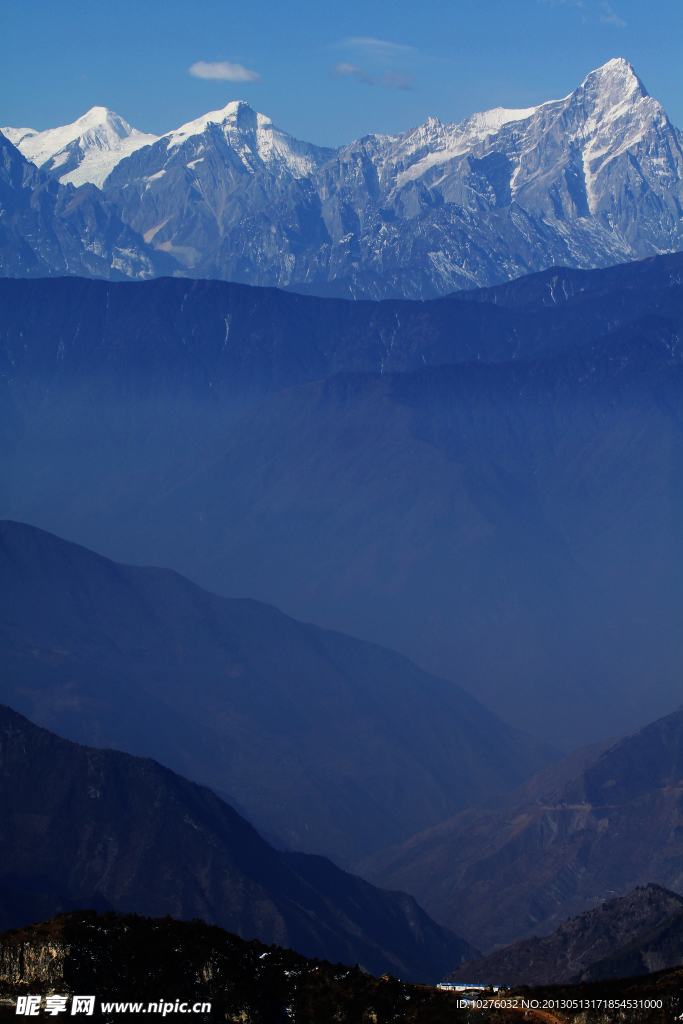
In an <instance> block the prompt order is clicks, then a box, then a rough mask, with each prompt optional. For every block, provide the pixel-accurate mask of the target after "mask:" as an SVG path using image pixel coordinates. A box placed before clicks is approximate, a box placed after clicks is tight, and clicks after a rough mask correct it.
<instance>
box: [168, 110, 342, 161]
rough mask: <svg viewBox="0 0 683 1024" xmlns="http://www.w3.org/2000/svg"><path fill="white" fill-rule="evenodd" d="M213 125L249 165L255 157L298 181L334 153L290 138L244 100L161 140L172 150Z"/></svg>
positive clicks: (207, 115)
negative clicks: (282, 169) (288, 173)
mask: <svg viewBox="0 0 683 1024" xmlns="http://www.w3.org/2000/svg"><path fill="white" fill-rule="evenodd" d="M211 125H217V126H218V127H219V128H220V129H221V131H222V133H223V135H224V136H225V139H226V141H227V142H228V144H229V146H230V147H231V149H232V150H233V151H234V152H235V153H236V154H237V155H238V156H239V157H240V158H241V159H242V161H243V162H244V163H245V164H246V165H247V166H249V167H251V166H252V161H253V159H254V158H256V159H258V160H261V161H262V162H263V163H264V164H265V165H266V166H271V167H273V169H275V168H276V167H278V166H279V167H281V168H283V167H284V168H286V169H287V170H289V171H290V173H291V174H293V175H294V177H297V178H303V177H305V176H306V175H308V174H312V173H313V172H314V171H315V170H316V169H317V168H318V167H319V166H320V163H321V161H322V160H323V159H324V158H325V157H326V156H329V154H330V152H331V151H330V150H326V149H322V148H321V147H319V146H314V145H311V144H310V143H308V142H300V141H299V140H298V139H295V138H294V137H293V136H292V135H288V134H287V132H284V131H282V130H281V129H280V128H277V127H276V126H275V125H274V124H273V122H272V121H271V119H270V118H269V117H266V115H265V114H259V113H258V111H256V110H254V109H253V108H252V107H250V106H249V104H248V103H246V102H245V101H244V100H234V101H233V102H231V103H228V104H227V106H225V107H223V108H222V109H221V110H212V111H210V112H209V113H208V114H203V115H202V116H201V117H198V118H195V120H194V121H188V122H187V124H184V125H181V127H180V128H176V129H175V131H172V132H168V133H167V134H166V135H164V136H162V138H163V139H164V140H168V142H167V149H168V150H169V151H171V150H173V149H174V148H175V147H177V146H181V145H183V144H185V143H187V142H189V141H190V140H192V139H194V138H195V137H197V136H202V135H203V134H204V133H205V132H206V131H207V130H208V129H209V127H210V126H211Z"/></svg>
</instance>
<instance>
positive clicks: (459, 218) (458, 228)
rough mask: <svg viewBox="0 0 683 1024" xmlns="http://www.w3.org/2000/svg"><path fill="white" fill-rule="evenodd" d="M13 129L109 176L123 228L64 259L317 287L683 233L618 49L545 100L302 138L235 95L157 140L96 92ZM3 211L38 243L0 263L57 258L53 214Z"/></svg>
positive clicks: (410, 288)
mask: <svg viewBox="0 0 683 1024" xmlns="http://www.w3.org/2000/svg"><path fill="white" fill-rule="evenodd" d="M5 132H6V135H7V138H8V142H7V145H8V146H11V142H10V141H9V140H12V141H15V142H16V144H17V146H18V147H19V148H20V149H21V151H22V153H23V154H24V155H25V156H26V157H28V159H30V160H35V161H36V163H38V164H39V165H40V167H41V169H42V174H43V175H44V176H46V177H52V178H53V179H54V180H55V182H56V181H60V182H62V183H63V184H64V185H69V186H71V185H72V183H77V184H79V185H82V183H83V182H89V183H90V186H89V187H90V188H91V189H95V185H98V186H101V188H102V192H101V193H99V192H98V193H97V195H98V197H99V199H98V200H97V201H98V202H104V203H106V204H109V205H110V206H111V208H112V209H113V210H114V211H115V213H116V216H117V217H118V218H120V220H121V221H122V222H123V223H124V224H125V225H127V227H128V229H129V231H130V235H129V239H128V243H127V245H125V246H124V245H121V244H117V246H116V247H115V248H113V247H112V242H111V239H110V235H111V230H100V229H99V228H97V229H95V230H94V232H92V234H91V235H90V236H89V237H88V238H87V244H85V246H84V248H85V249H87V252H88V253H90V252H93V253H98V254H99V258H98V259H97V260H95V259H93V261H92V263H91V265H90V267H88V260H87V258H86V255H85V254H81V257H80V264H79V263H78V261H76V260H75V259H74V258H71V260H70V262H69V263H68V267H67V269H66V272H68V273H88V274H89V275H92V276H104V277H108V276H115V277H116V276H118V275H120V274H121V273H123V274H125V275H127V276H129V277H132V278H140V277H142V278H145V277H147V276H149V274H150V273H159V272H162V273H163V272H169V271H168V270H164V269H162V270H161V271H160V270H159V269H158V268H159V266H161V267H162V268H163V267H169V266H170V267H172V268H173V270H172V271H171V272H173V273H175V274H181V275H186V276H190V277H197V278H207V277H210V278H221V279H223V280H231V281H241V282H244V283H248V284H255V285H268V286H278V287H288V288H294V289H295V290H297V289H298V290H302V289H303V290H307V291H312V292H315V293H318V294H328V295H340V296H346V297H355V298H390V297H402V298H421V299H424V298H431V297H434V296H436V295H443V294H445V293H447V292H450V291H453V290H454V289H460V288H472V287H477V286H481V285H491V284H496V283H498V282H501V281H504V280H508V279H510V278H515V277H519V276H520V275H522V274H525V273H529V272H534V271H539V270H542V269H545V268H547V267H551V266H554V265H558V264H566V265H569V266H575V267H596V266H608V265H610V264H614V263H621V262H624V261H626V260H629V259H635V258H638V257H642V256H647V255H653V254H657V253H661V252H666V251H676V250H678V248H679V247H680V243H681V229H680V210H681V203H682V202H683V191H682V186H681V180H682V177H683V174H682V172H683V154H682V149H681V134H680V132H679V131H678V129H676V128H675V127H674V126H673V125H672V124H671V123H670V121H669V120H668V118H667V116H666V113H665V112H664V110H663V108H662V106H661V105H660V104H659V103H658V102H657V101H656V100H654V99H653V98H652V97H650V96H649V95H648V93H647V90H646V89H645V86H644V85H643V83H642V82H641V81H640V79H639V78H638V77H637V75H636V73H635V72H634V70H633V68H632V67H631V66H630V65H629V64H628V63H627V62H626V61H625V60H623V59H614V60H610V61H608V62H607V64H605V65H604V66H603V67H601V68H598V69H596V70H595V71H593V72H591V73H590V74H589V75H588V76H587V77H586V79H585V80H584V82H583V83H582V84H581V85H580V86H579V87H578V88H577V89H575V90H574V91H573V92H572V93H571V94H570V95H569V96H567V97H564V98H563V99H560V100H551V101H549V102H547V103H543V104H541V105H540V106H538V107H532V108H528V109H524V110H507V109H504V108H500V107H498V108H496V109H495V110H490V111H485V112H483V113H477V114H474V115H473V116H472V117H471V118H469V119H468V120H466V121H464V122H462V123H461V124H457V125H456V124H448V125H442V124H441V123H440V122H439V121H438V120H437V119H435V118H430V119H429V120H428V121H427V122H426V123H425V124H423V125H420V126H418V127H416V128H413V129H410V130H409V131H406V132H404V133H402V134H401V135H397V136H387V135H368V136H365V137H364V138H362V139H358V140H356V141H354V142H351V143H350V144H349V145H347V146H343V147H340V148H339V149H326V148H322V147H319V146H315V145H313V144H310V143H306V142H301V141H299V140H297V139H294V138H293V137H292V136H290V135H288V134H287V133H286V132H284V131H282V130H281V129H279V128H277V127H276V126H275V125H274V124H273V123H272V121H271V120H270V119H269V118H268V117H267V116H265V115H264V114H261V113H258V112H257V111H255V110H253V109H252V108H251V107H250V106H249V105H248V104H247V103H244V102H240V101H235V102H231V103H228V104H227V106H226V107H224V108H223V109H222V110H215V111H211V112H209V113H207V114H205V115H203V116H202V117H198V118H196V119H195V120H194V121H191V122H189V123H187V124H184V125H182V126H181V127H180V128H178V129H176V130H175V131H171V132H168V133H167V134H166V135H164V136H162V137H161V138H159V139H155V138H154V137H153V136H152V137H150V136H147V137H145V136H143V135H142V134H141V133H139V132H136V131H135V130H134V129H131V127H130V126H129V125H127V124H126V123H125V122H124V121H123V120H122V119H121V118H120V117H118V115H116V114H115V113H113V112H112V111H109V110H107V109H106V108H104V107H95V108H93V109H92V110H91V111H88V112H87V113H86V114H85V115H84V116H83V117H82V118H79V119H78V121H76V122H74V124H72V125H65V126H62V127H60V128H55V129H51V130H49V131H46V132H40V133H38V132H34V131H32V130H30V129H17V128H6V129H5ZM144 142H148V143H149V144H147V145H144V144H143V143H144ZM14 152H15V153H16V155H17V156H20V155H21V154H20V153H19V150H15V151H14ZM93 195H94V193H93ZM94 201H95V200H93V202H94ZM13 230H15V231H16V232H17V235H18V236H19V235H20V237H21V238H22V239H23V244H24V247H25V249H26V250H27V253H33V259H32V260H31V257H29V256H28V255H25V256H24V258H23V259H22V257H21V253H20V252H19V250H16V251H15V250H14V249H11V248H10V249H7V250H6V251H5V253H4V255H3V256H2V258H0V268H1V270H2V273H3V274H4V275H6V276H24V275H26V274H27V273H33V274H34V273H36V272H38V267H40V268H41V270H42V273H43V274H51V273H55V272H56V262H55V259H53V258H46V255H45V253H44V252H43V251H42V249H43V248H44V247H45V236H46V234H49V230H50V228H49V227H48V226H47V225H46V226H45V227H43V226H42V225H41V231H40V233H39V241H38V243H37V244H36V235H35V233H32V232H31V230H29V225H28V224H26V225H24V226H23V227H19V226H17V225H15V228H14V229H13ZM85 242H86V239H84V243H85ZM17 244H18V243H17ZM159 260H162V263H161V264H159ZM164 260H165V261H166V262H165V263H164V262H163V261H164ZM79 266H80V268H81V269H79ZM57 272H65V271H64V270H62V271H57Z"/></svg>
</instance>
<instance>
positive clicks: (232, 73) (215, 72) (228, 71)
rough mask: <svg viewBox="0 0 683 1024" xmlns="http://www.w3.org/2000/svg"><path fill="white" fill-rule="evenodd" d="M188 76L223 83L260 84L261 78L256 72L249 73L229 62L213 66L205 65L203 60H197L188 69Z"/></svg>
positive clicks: (246, 69)
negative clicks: (216, 80)
mask: <svg viewBox="0 0 683 1024" xmlns="http://www.w3.org/2000/svg"><path fill="white" fill-rule="evenodd" d="M190 74H191V75H194V76H195V78H214V79H218V80H219V81H223V82H260V81H261V76H260V75H259V73H258V72H257V71H250V70H249V68H245V67H244V66H243V65H242V64H231V63H230V61H227V60H220V61H216V62H215V63H213V64H207V62H206V61H204V60H198V61H197V63H196V64H193V65H192V67H191V68H190Z"/></svg>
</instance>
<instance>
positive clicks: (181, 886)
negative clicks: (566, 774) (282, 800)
mask: <svg viewBox="0 0 683 1024" xmlns="http://www.w3.org/2000/svg"><path fill="white" fill-rule="evenodd" d="M0 742H1V747H0V764H1V767H2V776H1V780H0V805H1V809H2V811H1V813H2V821H3V828H2V836H1V837H0V878H2V880H3V883H4V886H5V888H6V889H7V890H10V891H14V893H15V899H16V900H17V903H18V902H19V899H20V897H18V896H17V895H16V894H17V890H18V891H19V893H21V892H27V893H28V894H29V897H30V895H31V894H34V896H35V894H42V898H43V899H44V900H48V899H49V898H50V897H51V898H52V899H53V902H54V904H55V905H54V908H53V909H54V910H59V909H62V907H63V906H64V904H66V905H67V907H68V904H69V902H71V901H74V900H78V901H80V902H82V903H86V904H87V903H88V901H89V900H93V899H94V900H95V901H96V902H99V903H100V904H101V903H102V902H104V903H105V904H106V903H108V904H109V905H110V906H111V907H112V908H113V909H115V910H118V911H124V912H130V911H135V912H137V913H140V914H150V915H153V916H157V917H161V916H164V915H165V914H171V915H172V916H173V917H179V918H185V919H189V918H195V917H201V918H202V919H203V920H205V921H207V922H208V923H215V924H220V925H221V926H222V927H225V928H228V929H229V930H230V931H233V932H237V933H238V934H239V935H241V936H242V937H243V938H247V939H251V938H258V939H260V940H261V941H263V942H266V943H271V942H278V943H279V944H280V945H284V946H291V947H293V948H295V949H297V950H298V951H299V952H303V953H304V954H305V955H308V956H317V957H321V958H322V957H325V958H327V959H330V960H342V961H344V962H345V963H350V964H353V963H356V962H358V963H361V964H362V965H364V966H365V968H366V969H367V970H369V971H372V972H374V973H376V974H380V973H383V972H384V971H386V970H392V971H394V972H395V973H397V974H400V975H402V976H404V977H405V978H406V979H408V978H410V979H416V978H423V977H424V978H428V979H429V980H431V981H434V980H436V979H437V978H438V977H440V975H441V974H442V973H443V971H444V970H445V969H446V964H447V963H448V959H449V957H451V956H453V957H455V958H456V959H459V958H461V957H467V958H469V957H470V956H471V954H472V952H473V951H472V950H471V948H470V947H469V946H468V945H467V944H466V943H464V942H462V940H460V939H457V938H456V937H455V936H454V935H451V934H450V933H449V932H447V931H445V930H444V929H442V928H440V927H439V926H438V925H435V924H434V922H433V921H431V920H430V918H428V917H427V915H426V914H425V913H424V911H422V910H421V909H420V907H418V906H417V904H416V903H415V901H414V900H413V899H412V898H411V897H409V896H406V895H405V893H388V892H383V891H381V890H379V889H375V888H374V886H372V885H369V884H368V883H367V882H364V881H363V880H362V879H360V878H356V877H355V876H353V875H349V874H346V873H345V872H343V871H341V870H340V869H339V868H337V867H335V866H334V865H333V864H332V863H331V862H330V861H328V860H326V859H325V858H323V857H314V856H307V855H306V854H291V853H279V852H278V851H276V850H274V849H273V847H272V846H270V845H269V844H268V843H267V842H266V841H265V840H264V839H262V838H261V836H259V834H258V833H257V832H256V830H255V829H254V828H252V827H251V825H249V824H248V823H247V822H246V821H245V820H244V819H243V818H241V817H240V815H239V814H237V812H236V811H234V810H233V808H232V807H230V806H228V805H227V804H225V803H224V802H223V801H222V800H220V799H219V798H218V797H217V796H215V794H213V793H212V792H211V791H210V790H208V789H206V788H204V787H200V786H197V785H195V784H194V783H191V782H188V781H187V780H186V779H183V778H181V777H180V776H178V775H175V774H174V773H173V772H171V771H169V770H168V769H166V768H162V767H161V765H159V764H157V763H156V762H154V761H152V760H149V759H145V760H143V759H141V758H135V757H131V756H130V755H128V754H122V753H120V752H118V751H113V750H95V749H92V748H89V747H83V746H80V745H77V744H74V743H71V742H69V741H68V740H63V739H60V738H59V737H57V736H54V735H53V734H51V733H49V732H47V731H46V730H44V729H40V728H38V727H37V726H35V725H32V724H31V723H30V722H28V721H27V720H26V719H25V718H23V717H22V716H21V715H18V714H17V713H16V712H14V711H11V710H10V709H9V708H5V707H0ZM60 903H61V906H60ZM17 910H18V907H15V914H16V912H17ZM32 910H33V906H32V905H31V902H30V899H29V904H28V909H26V908H25V909H24V912H23V914H22V915H21V917H20V918H19V919H17V917H16V916H15V917H14V919H12V918H10V919H7V918H6V919H5V920H4V922H2V925H0V927H4V928H6V927H8V926H14V927H16V926H19V925H23V924H28V923H30V917H28V919H27V914H29V915H30V913H31V911H32Z"/></svg>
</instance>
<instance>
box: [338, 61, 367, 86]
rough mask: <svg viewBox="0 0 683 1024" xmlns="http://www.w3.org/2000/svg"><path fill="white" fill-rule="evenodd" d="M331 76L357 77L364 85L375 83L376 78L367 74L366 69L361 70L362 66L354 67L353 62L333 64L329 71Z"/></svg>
mask: <svg viewBox="0 0 683 1024" xmlns="http://www.w3.org/2000/svg"><path fill="white" fill-rule="evenodd" d="M330 77H331V78H357V79H358V81H359V82H364V83H365V85H377V79H376V78H373V77H372V75H369V74H368V73H367V71H363V69H362V68H359V67H356V65H355V64H347V63H346V62H343V63H342V64H335V66H334V67H333V68H332V70H331V71H330Z"/></svg>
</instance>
